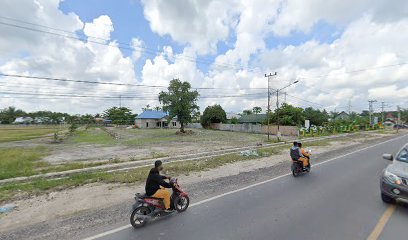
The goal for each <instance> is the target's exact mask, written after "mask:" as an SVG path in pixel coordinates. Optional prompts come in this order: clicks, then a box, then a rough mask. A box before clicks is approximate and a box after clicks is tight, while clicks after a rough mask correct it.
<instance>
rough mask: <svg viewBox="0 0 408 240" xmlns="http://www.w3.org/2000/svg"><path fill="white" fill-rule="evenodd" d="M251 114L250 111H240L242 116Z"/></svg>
mask: <svg viewBox="0 0 408 240" xmlns="http://www.w3.org/2000/svg"><path fill="white" fill-rule="evenodd" d="M251 114H252V110H244V111H242V115H251Z"/></svg>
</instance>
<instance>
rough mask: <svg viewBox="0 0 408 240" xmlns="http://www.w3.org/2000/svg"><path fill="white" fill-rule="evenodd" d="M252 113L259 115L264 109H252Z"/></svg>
mask: <svg viewBox="0 0 408 240" xmlns="http://www.w3.org/2000/svg"><path fill="white" fill-rule="evenodd" d="M252 112H254V113H255V114H259V113H261V112H262V108H261V107H258V106H257V107H253V108H252Z"/></svg>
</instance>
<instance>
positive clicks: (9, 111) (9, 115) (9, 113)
mask: <svg viewBox="0 0 408 240" xmlns="http://www.w3.org/2000/svg"><path fill="white" fill-rule="evenodd" d="M25 115H27V113H25V112H24V111H23V110H20V109H16V108H15V107H8V108H6V109H3V110H1V111H0V122H1V123H2V124H11V123H13V122H14V120H16V118H18V117H23V116H25Z"/></svg>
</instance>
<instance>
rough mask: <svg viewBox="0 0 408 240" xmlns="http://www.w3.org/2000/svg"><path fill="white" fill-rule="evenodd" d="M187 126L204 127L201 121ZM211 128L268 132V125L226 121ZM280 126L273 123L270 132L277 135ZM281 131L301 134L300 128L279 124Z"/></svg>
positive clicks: (294, 134)
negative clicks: (227, 122) (229, 122)
mask: <svg viewBox="0 0 408 240" xmlns="http://www.w3.org/2000/svg"><path fill="white" fill-rule="evenodd" d="M187 128H202V126H201V124H200V123H190V124H189V125H187ZM210 128H211V129H215V130H221V131H232V132H246V133H259V134H267V133H268V126H266V125H261V124H251V123H243V124H225V123H213V124H211V126H210ZM277 130H278V127H277V126H275V125H271V126H270V127H269V133H270V134H273V135H276V134H277ZM279 131H280V133H281V135H283V136H299V130H298V128H297V127H295V126H279Z"/></svg>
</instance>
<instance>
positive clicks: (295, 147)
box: [290, 141, 300, 161]
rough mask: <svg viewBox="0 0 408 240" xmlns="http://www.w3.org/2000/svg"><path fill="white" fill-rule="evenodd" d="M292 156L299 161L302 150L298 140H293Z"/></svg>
mask: <svg viewBox="0 0 408 240" xmlns="http://www.w3.org/2000/svg"><path fill="white" fill-rule="evenodd" d="M290 157H291V158H292V160H293V161H299V158H300V151H299V147H298V143H297V142H296V141H295V142H293V146H292V147H291V148H290Z"/></svg>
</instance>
